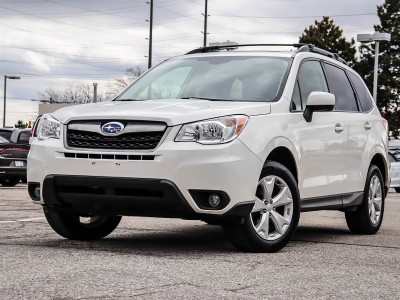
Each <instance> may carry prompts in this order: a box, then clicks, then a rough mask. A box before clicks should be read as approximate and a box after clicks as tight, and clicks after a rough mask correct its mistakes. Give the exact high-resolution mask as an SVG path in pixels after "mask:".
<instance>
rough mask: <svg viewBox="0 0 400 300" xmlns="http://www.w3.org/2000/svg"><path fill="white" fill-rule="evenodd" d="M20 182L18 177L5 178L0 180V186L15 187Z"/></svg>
mask: <svg viewBox="0 0 400 300" xmlns="http://www.w3.org/2000/svg"><path fill="white" fill-rule="evenodd" d="M19 181H20V178H19V177H6V178H3V179H1V180H0V184H1V185H2V186H5V187H12V186H16V185H17V184H18V183H19Z"/></svg>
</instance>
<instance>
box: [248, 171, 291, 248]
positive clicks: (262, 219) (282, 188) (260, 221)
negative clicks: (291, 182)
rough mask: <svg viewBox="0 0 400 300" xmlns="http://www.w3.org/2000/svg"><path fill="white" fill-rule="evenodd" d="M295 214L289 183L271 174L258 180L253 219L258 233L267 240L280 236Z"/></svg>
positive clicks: (252, 213)
mask: <svg viewBox="0 0 400 300" xmlns="http://www.w3.org/2000/svg"><path fill="white" fill-rule="evenodd" d="M292 216H293V198H292V194H291V192H290V189H289V187H288V185H287V183H286V182H285V181H284V180H283V179H282V178H280V177H278V176H275V175H269V176H266V177H264V178H262V179H261V180H260V181H259V182H258V186H257V192H256V197H255V204H254V207H253V210H252V212H251V215H250V217H251V221H252V225H253V228H254V230H255V231H256V233H257V234H258V235H259V236H260V237H261V238H263V239H265V240H267V241H273V240H276V239H278V238H280V237H281V236H282V235H284V234H285V232H286V231H287V230H288V228H289V226H290V224H291V221H292Z"/></svg>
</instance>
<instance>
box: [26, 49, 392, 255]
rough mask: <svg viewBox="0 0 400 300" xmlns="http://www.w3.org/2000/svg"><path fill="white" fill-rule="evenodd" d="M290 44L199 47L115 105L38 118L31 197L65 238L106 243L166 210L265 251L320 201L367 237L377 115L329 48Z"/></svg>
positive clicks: (379, 213)
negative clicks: (124, 225) (216, 226)
mask: <svg viewBox="0 0 400 300" xmlns="http://www.w3.org/2000/svg"><path fill="white" fill-rule="evenodd" d="M247 46H248V45H247ZM264 46H265V45H264ZM293 46H294V47H296V48H297V51H291V52H277V51H275V52H271V51H238V48H239V47H241V46H240V45H239V46H236V47H235V49H233V48H232V46H226V47H218V46H216V47H206V48H200V49H197V50H194V51H191V52H189V53H188V54H186V55H183V56H179V57H175V58H171V59H168V60H166V61H165V62H163V63H161V64H159V65H158V66H156V67H154V68H153V69H151V70H150V71H149V72H147V73H145V74H144V75H143V76H141V78H140V79H139V80H137V81H136V82H135V83H134V84H132V85H131V86H130V87H128V88H127V89H126V90H125V91H124V92H122V93H121V95H120V96H118V97H117V98H116V99H114V100H113V101H110V102H103V103H95V104H85V105H77V106H73V107H68V108H63V109H60V110H58V111H56V112H55V113H52V114H51V115H44V116H43V117H41V119H40V121H39V124H38V128H37V130H36V132H37V138H36V139H34V141H33V143H32V148H31V151H30V153H29V158H28V181H29V192H30V195H31V197H32V199H33V201H34V202H35V203H38V204H41V205H42V206H43V209H44V213H45V216H46V218H47V221H48V222H49V224H50V226H51V227H52V228H53V229H54V230H55V231H56V232H57V233H58V234H60V235H61V236H63V237H66V238H70V239H98V238H102V237H104V236H106V235H108V234H110V233H111V232H112V231H113V230H114V229H115V228H116V227H117V226H118V223H119V222H120V220H121V216H149V217H172V218H184V219H199V220H204V221H206V222H209V223H220V224H222V226H223V227H224V229H225V231H226V233H227V234H228V237H229V239H230V240H231V241H232V243H233V244H234V245H235V246H237V247H238V248H239V249H242V250H244V251H254V252H273V251H278V250H279V249H281V248H282V247H284V246H285V245H286V244H287V243H288V242H289V240H290V239H291V238H292V237H293V235H294V233H295V230H296V228H297V225H298V222H299V217H300V211H312V210H323V209H334V210H340V211H343V212H344V213H345V216H346V221H347V224H348V226H349V228H350V230H351V232H354V233H362V234H373V233H376V232H377V231H378V230H379V227H380V225H381V223H382V218H383V211H384V199H385V196H386V192H387V186H388V181H389V176H388V161H387V153H388V150H387V139H388V138H387V136H388V128H387V122H386V121H385V120H384V119H383V118H382V117H381V115H380V113H379V111H378V109H377V107H376V106H375V104H374V102H373V100H372V98H371V95H370V94H369V92H368V90H367V88H366V86H365V84H364V83H363V81H362V79H361V78H360V77H359V76H358V75H357V73H355V72H354V71H353V70H352V69H351V68H349V67H348V66H347V65H346V64H345V63H344V62H343V60H341V59H340V58H339V57H338V56H337V55H336V54H332V53H329V52H326V51H324V50H322V49H318V48H315V47H313V46H312V45H293ZM225 50H232V51H225Z"/></svg>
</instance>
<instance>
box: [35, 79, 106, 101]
mask: <svg viewBox="0 0 400 300" xmlns="http://www.w3.org/2000/svg"><path fill="white" fill-rule="evenodd" d="M39 97H40V100H43V101H48V102H55V103H90V102H92V101H93V87H92V86H91V85H90V84H70V85H68V86H67V87H66V88H65V89H58V90H57V89H53V88H47V89H45V90H44V91H42V92H39ZM104 98H105V97H104V96H103V95H102V94H98V95H97V101H99V102H100V101H103V100H104Z"/></svg>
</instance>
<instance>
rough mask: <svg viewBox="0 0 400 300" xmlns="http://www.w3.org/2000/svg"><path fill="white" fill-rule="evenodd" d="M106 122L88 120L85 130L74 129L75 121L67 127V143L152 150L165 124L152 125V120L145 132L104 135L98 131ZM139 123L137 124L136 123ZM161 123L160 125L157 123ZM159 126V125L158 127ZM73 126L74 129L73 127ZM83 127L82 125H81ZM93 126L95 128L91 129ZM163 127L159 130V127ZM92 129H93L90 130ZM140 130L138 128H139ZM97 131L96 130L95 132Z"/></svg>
mask: <svg viewBox="0 0 400 300" xmlns="http://www.w3.org/2000/svg"><path fill="white" fill-rule="evenodd" d="M105 123H107V121H98V122H93V121H90V122H89V121H88V122H87V124H89V125H90V126H91V127H88V128H90V129H89V130H88V131H86V130H76V129H75V128H76V122H75V123H74V125H75V127H74V126H71V127H72V128H69V126H68V128H67V145H68V146H69V147H73V148H86V149H110V150H152V149H154V148H156V147H157V145H158V144H159V143H160V141H161V139H162V137H163V136H164V133H165V129H166V126H164V125H163V124H164V123H158V124H157V125H152V124H154V123H155V122H152V124H150V126H149V127H148V128H150V129H147V130H148V131H146V132H140V131H139V132H127V133H122V134H120V135H118V136H106V135H103V134H102V133H100V132H101V131H100V128H101V126H102V125H103V124H105ZM138 124H139V125H138ZM143 124H146V123H145V122H143V123H140V122H134V123H127V125H125V126H131V127H130V128H132V127H134V126H135V125H138V126H147V125H143ZM159 124H161V125H159ZM78 126H81V127H78V128H79V129H80V128H82V126H85V123H82V122H79V125H78ZM151 126H155V127H154V128H155V129H157V131H152V129H151V128H152V127H151ZM160 126H161V127H160ZM73 128H74V129H73ZM83 128H84V127H83ZM93 128H95V130H93ZM160 128H161V129H163V130H162V131H160V130H159V129H160ZM92 130H93V131H92ZM139 130H140V129H139ZM95 131H97V132H95Z"/></svg>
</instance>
